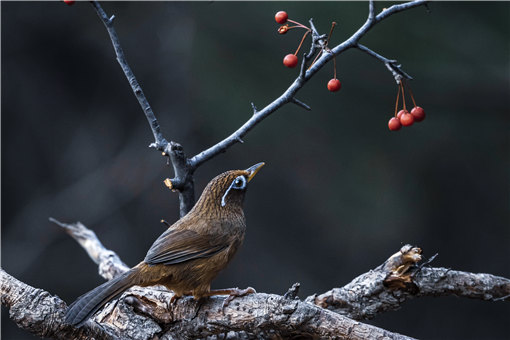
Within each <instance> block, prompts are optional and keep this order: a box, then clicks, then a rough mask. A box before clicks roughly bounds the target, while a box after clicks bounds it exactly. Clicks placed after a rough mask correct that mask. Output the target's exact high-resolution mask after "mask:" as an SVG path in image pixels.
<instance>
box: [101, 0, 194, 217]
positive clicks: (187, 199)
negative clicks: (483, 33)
mask: <svg viewBox="0 0 510 340" xmlns="http://www.w3.org/2000/svg"><path fill="white" fill-rule="evenodd" d="M91 3H92V6H93V7H94V9H95V11H96V13H97V15H98V16H99V18H100V19H101V21H102V22H103V24H104V25H105V27H106V30H107V31H108V34H109V35H110V39H111V41H112V45H113V49H114V50H115V54H116V56H117V61H118V62H119V65H120V67H121V68H122V71H123V72H124V75H125V76H126V78H127V80H128V82H129V85H130V86H131V89H132V90H133V93H134V94H135V97H136V99H137V100H138V103H139V104H140V106H141V107H142V110H143V112H144V113H145V116H146V117H147V121H148V122H149V125H150V127H151V130H152V134H153V135H154V143H151V144H150V145H149V147H152V148H155V149H157V150H159V151H161V152H163V155H164V156H168V157H169V158H170V160H171V162H172V165H173V168H174V174H175V177H174V178H173V179H171V180H170V181H171V182H172V186H173V189H174V190H177V191H179V202H180V209H179V212H180V215H181V217H182V216H184V215H186V214H187V213H188V211H190V210H191V208H193V205H194V204H195V189H194V181H193V172H194V171H195V168H193V167H191V166H190V164H189V162H188V159H187V157H186V155H185V154H184V150H183V148H182V146H181V145H180V144H178V143H175V142H168V141H167V140H166V139H165V138H164V137H163V134H162V133H161V128H160V126H159V123H158V120H157V119H156V115H155V114H154V112H153V111H152V108H151V106H150V105H149V102H148V100H147V98H146V97H145V94H144V93H143V91H142V87H141V86H140V84H139V83H138V81H137V80H136V77H135V75H134V73H133V71H132V70H131V68H130V67H129V64H128V63H127V60H126V57H125V55H124V51H123V50H122V47H121V45H120V40H119V37H118V35H117V32H116V30H115V28H114V26H113V19H114V18H115V16H113V15H112V16H111V17H110V18H109V17H108V15H107V14H106V12H105V11H104V10H103V8H102V7H101V5H100V4H99V3H98V2H97V1H92V2H91Z"/></svg>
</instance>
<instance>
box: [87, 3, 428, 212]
mask: <svg viewBox="0 0 510 340" xmlns="http://www.w3.org/2000/svg"><path fill="white" fill-rule="evenodd" d="M92 4H93V6H94V9H95V10H96V12H97V14H98V15H99V17H100V18H101V20H102V21H103V24H104V25H105V27H106V29H107V30H108V33H109V35H110V39H111V40H112V44H113V47H114V49H115V53H116V55H117V61H118V62H119V64H120V66H121V67H122V70H123V71H124V74H125V75H126V77H127V79H128V81H129V83H130V85H131V88H132V89H133V92H134V94H135V96H136V98H137V99H138V102H139V103H140V105H141V107H142V109H143V111H144V113H145V115H146V117H147V120H148V121H149V124H150V126H151V129H152V133H153V135H154V139H155V142H154V143H152V144H151V145H150V146H151V147H155V148H156V149H158V150H160V151H162V152H163V154H164V155H167V156H169V157H170V160H171V161H172V165H173V168H174V172H175V177H174V178H173V179H171V180H169V181H170V182H171V183H172V189H173V190H177V191H179V201H180V215H181V217H182V216H184V215H185V214H186V213H187V212H188V211H189V210H191V208H192V207H193V205H194V203H195V195H194V182H193V174H194V172H195V170H196V169H197V168H198V167H199V166H200V165H202V164H203V163H204V162H206V161H208V160H210V159H211V158H213V157H215V156H217V155H218V154H220V153H222V152H225V151H226V150H227V149H228V148H229V147H231V146H232V145H234V144H236V143H242V141H243V140H242V138H243V137H244V136H245V135H246V134H247V133H248V132H249V131H250V130H251V129H253V128H254V127H255V126H256V125H257V124H259V123H260V122H261V121H262V120H263V119H264V118H266V117H268V116H269V115H270V114H271V113H273V112H274V111H276V110H278V109H279V108H280V107H282V106H283V105H285V104H287V103H289V102H292V103H295V104H297V105H299V106H301V107H303V108H305V109H308V108H309V107H308V106H307V105H306V104H304V103H302V102H300V101H297V99H295V95H296V93H297V92H298V91H299V90H300V89H301V88H302V87H303V85H304V84H305V83H306V82H307V81H308V80H309V79H310V78H311V77H312V76H313V75H314V74H315V73H316V72H317V71H318V70H319V69H320V68H322V67H323V66H324V64H325V63H327V62H328V61H329V60H331V59H332V58H334V56H335V55H338V54H340V53H342V52H343V51H345V50H347V49H348V48H351V47H354V46H356V45H357V44H358V41H359V39H360V38H361V37H362V36H363V35H365V34H366V33H367V32H368V31H369V30H370V28H372V26H374V25H375V24H376V23H377V22H379V21H381V20H383V19H385V18H387V17H388V16H390V15H392V14H394V13H397V12H400V11H403V10H405V9H409V8H413V7H416V6H420V5H422V4H425V1H424V0H417V1H411V2H408V3H404V4H401V5H394V6H391V7H390V8H388V9H387V10H385V11H384V12H383V13H381V14H379V15H378V16H376V17H375V18H374V13H375V10H374V3H373V1H370V4H369V16H368V19H367V21H366V22H365V24H364V25H363V26H362V27H361V28H360V29H359V30H358V31H357V32H356V33H355V34H354V35H352V36H351V37H350V38H349V39H347V40H346V41H344V42H343V43H342V44H340V45H338V46H336V47H335V48H334V49H333V50H332V51H330V53H324V54H322V56H321V57H320V58H319V59H318V60H317V62H316V63H314V64H313V65H312V67H310V68H309V69H308V70H307V65H308V62H309V61H310V59H311V58H312V57H313V55H314V54H315V53H316V52H317V51H318V50H322V49H323V47H324V45H325V44H326V40H325V39H326V37H327V36H326V35H320V34H319V33H318V32H317V29H316V28H315V26H314V25H313V22H312V20H311V19H310V27H311V33H312V43H311V46H310V51H309V52H308V54H305V55H304V57H303V61H302V63H301V70H300V73H299V76H298V77H297V78H296V80H294V82H293V83H292V84H291V85H290V87H289V88H288V89H287V90H286V91H285V92H284V93H283V94H282V95H280V96H279V97H278V98H277V99H275V100H274V101H273V102H272V103H270V104H268V105H267V106H266V107H265V108H264V109H262V110H260V111H258V110H257V109H256V108H255V107H254V106H253V105H252V107H253V113H254V114H253V115H252V116H251V118H250V119H248V121H246V122H245V123H244V124H243V125H242V126H241V127H240V128H238V129H237V131H235V132H234V133H232V134H231V135H230V136H228V137H227V138H225V139H223V140H222V141H220V142H218V143H217V144H215V145H213V146H211V147H209V148H208V149H206V150H204V151H202V152H200V153H198V154H197V155H195V156H193V157H192V158H190V159H188V158H187V157H186V155H185V154H184V151H183V148H182V146H181V145H179V144H177V143H169V142H167V141H166V139H165V138H164V137H163V135H162V133H161V131H160V127H159V124H158V121H157V119H156V117H155V115H154V112H153V111H152V108H151V107H150V105H149V103H148V101H147V99H146V98H145V95H144V94H143V91H142V89H141V87H140V85H139V84H138V82H137V80H136V78H135V76H134V74H133V72H132V71H131V69H130V67H129V65H128V64H127V61H126V58H125V56H124V52H123V50H122V48H121V46H120V42H119V38H118V36H117V33H116V31H115V29H114V27H113V18H114V16H112V17H111V18H108V16H107V15H106V13H105V12H104V10H103V9H102V8H101V5H100V4H99V3H98V2H97V1H93V2H92ZM328 51H329V49H328ZM374 53H375V52H374ZM387 67H388V68H389V69H390V70H392V72H393V71H395V72H397V73H399V66H396V65H393V64H392V63H388V64H387ZM399 74H400V73H399ZM402 74H403V73H402ZM302 104H304V105H302Z"/></svg>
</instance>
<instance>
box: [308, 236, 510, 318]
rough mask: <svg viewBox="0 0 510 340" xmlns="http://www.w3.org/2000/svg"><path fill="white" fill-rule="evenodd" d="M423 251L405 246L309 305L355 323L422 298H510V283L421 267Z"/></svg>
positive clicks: (321, 295) (478, 275)
mask: <svg viewBox="0 0 510 340" xmlns="http://www.w3.org/2000/svg"><path fill="white" fill-rule="evenodd" d="M420 254H421V249H419V248H416V247H412V246H410V245H406V246H404V247H402V249H401V250H400V251H399V252H397V253H396V254H394V255H393V256H391V257H390V258H389V259H388V260H387V261H386V262H385V263H384V264H382V265H381V266H379V267H378V268H376V269H374V270H371V271H369V272H368V273H365V274H362V275H360V276H358V277H357V278H355V279H354V280H352V281H351V282H350V283H349V284H347V285H345V286H344V287H342V288H334V289H332V290H330V291H327V292H325V293H324V294H320V295H312V296H309V297H308V298H307V299H306V301H308V302H310V303H315V304H317V305H319V306H321V307H323V308H328V309H330V310H333V311H335V312H337V313H340V314H342V315H345V316H347V317H350V318H352V319H355V320H366V319H371V318H373V317H375V316H376V315H377V314H380V313H384V312H387V311H392V310H397V309H400V308H401V307H402V304H403V303H404V302H406V301H408V300H411V299H413V298H417V297H422V296H451V295H453V296H458V297H466V298H471V299H480V300H485V301H499V300H501V299H505V298H506V297H507V296H508V295H510V279H507V278H504V277H499V276H494V275H491V274H476V273H468V272H462V271H456V270H449V269H446V268H428V267H423V266H421V265H419V264H418V262H419V261H420V260H421V255H420Z"/></svg>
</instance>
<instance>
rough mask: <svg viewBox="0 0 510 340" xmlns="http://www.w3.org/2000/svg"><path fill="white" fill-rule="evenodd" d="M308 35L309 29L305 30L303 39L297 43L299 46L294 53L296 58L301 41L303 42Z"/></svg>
mask: <svg viewBox="0 0 510 340" xmlns="http://www.w3.org/2000/svg"><path fill="white" fill-rule="evenodd" d="M308 33H310V29H308V28H307V31H306V33H305V34H304V35H303V38H302V39H301V42H300V43H299V46H298V48H297V50H296V52H295V53H294V55H295V56H297V54H298V52H299V49H300V48H301V45H303V41H305V38H306V36H307V35H308Z"/></svg>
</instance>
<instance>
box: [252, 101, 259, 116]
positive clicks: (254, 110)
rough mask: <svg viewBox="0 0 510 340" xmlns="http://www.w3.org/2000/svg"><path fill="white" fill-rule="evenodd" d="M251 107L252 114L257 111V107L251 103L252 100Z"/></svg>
mask: <svg viewBox="0 0 510 340" xmlns="http://www.w3.org/2000/svg"><path fill="white" fill-rule="evenodd" d="M251 108H252V109H253V114H254V115H256V114H257V113H258V112H259V111H258V110H257V107H256V106H255V104H253V102H251Z"/></svg>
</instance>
